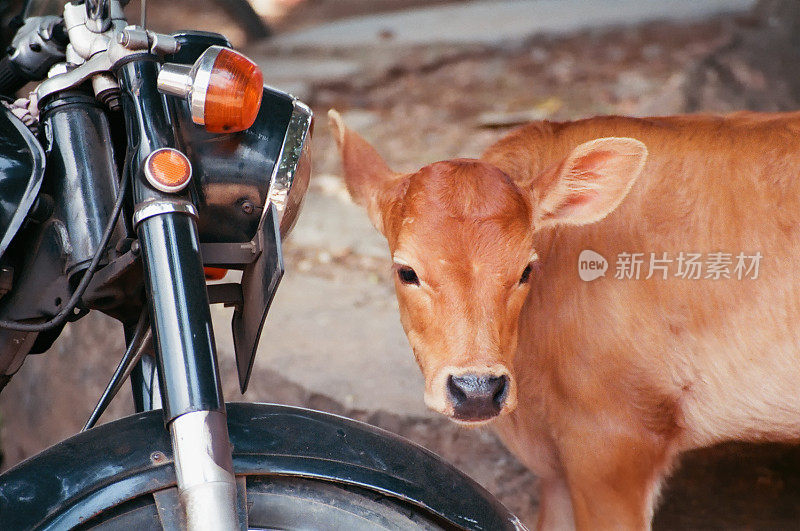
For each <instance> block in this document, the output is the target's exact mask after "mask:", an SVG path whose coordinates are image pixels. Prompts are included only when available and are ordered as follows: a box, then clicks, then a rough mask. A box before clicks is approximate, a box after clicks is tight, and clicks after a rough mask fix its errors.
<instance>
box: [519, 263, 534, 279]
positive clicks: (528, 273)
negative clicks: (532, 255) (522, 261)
mask: <svg viewBox="0 0 800 531" xmlns="http://www.w3.org/2000/svg"><path fill="white" fill-rule="evenodd" d="M532 269H533V268H532V267H531V265H530V264H528V265H527V266H525V269H523V270H522V276H520V277H519V283H520V284H526V283H527V282H528V281H529V280H530V279H531V270H532Z"/></svg>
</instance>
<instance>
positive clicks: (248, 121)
mask: <svg viewBox="0 0 800 531" xmlns="http://www.w3.org/2000/svg"><path fill="white" fill-rule="evenodd" d="M158 89H159V90H160V91H161V92H163V93H165V94H171V95H173V96H179V97H184V98H186V99H187V101H188V103H189V107H190V108H191V111H192V120H193V121H194V123H196V124H201V125H205V128H206V130H208V131H209V132H211V133H235V132H237V131H244V130H245V129H248V128H249V127H250V126H251V125H253V123H254V122H255V120H256V116H257V115H258V111H259V109H260V108H261V96H262V94H263V90H264V76H263V75H262V74H261V69H260V68H259V67H258V65H256V64H255V63H254V62H253V61H251V60H250V59H248V58H247V57H245V56H244V55H242V54H240V53H239V52H236V51H234V50H231V49H230V48H225V47H223V46H210V47H209V48H208V49H207V50H206V51H205V52H203V54H202V55H201V56H200V57H199V58H198V59H197V61H195V63H194V65H192V66H188V65H181V64H176V63H166V64H164V65H163V66H162V67H161V71H160V72H159V74H158Z"/></svg>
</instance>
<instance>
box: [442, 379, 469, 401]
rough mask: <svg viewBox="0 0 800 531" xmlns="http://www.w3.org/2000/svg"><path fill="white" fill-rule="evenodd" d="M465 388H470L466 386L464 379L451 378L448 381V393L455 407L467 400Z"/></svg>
mask: <svg viewBox="0 0 800 531" xmlns="http://www.w3.org/2000/svg"><path fill="white" fill-rule="evenodd" d="M462 386H463V387H462ZM464 387H468V386H466V385H465V382H464V378H463V377H456V376H450V377H449V378H448V379H447V392H448V394H449V395H450V399H451V400H452V401H453V404H454V405H458V404H461V403H462V402H464V401H465V400H466V399H467V393H466V392H465V390H464Z"/></svg>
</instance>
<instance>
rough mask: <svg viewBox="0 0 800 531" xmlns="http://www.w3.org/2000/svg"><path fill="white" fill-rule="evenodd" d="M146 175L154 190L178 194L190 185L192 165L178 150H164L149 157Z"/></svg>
mask: <svg viewBox="0 0 800 531" xmlns="http://www.w3.org/2000/svg"><path fill="white" fill-rule="evenodd" d="M144 174H145V176H146V177H147V180H148V181H149V182H150V184H152V185H153V187H154V188H156V189H158V190H161V191H162V192H177V191H179V190H182V189H183V188H184V187H185V186H186V185H187V184H189V179H191V177H192V165H191V164H190V163H189V159H188V158H186V155H184V154H183V153H181V152H180V151H178V150H177V149H172V148H162V149H157V150H156V151H154V152H152V153H151V154H150V156H149V157H147V162H146V163H145V172H144Z"/></svg>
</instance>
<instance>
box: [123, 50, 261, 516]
mask: <svg viewBox="0 0 800 531" xmlns="http://www.w3.org/2000/svg"><path fill="white" fill-rule="evenodd" d="M157 75H158V63H157V62H156V59H155V57H153V56H151V55H149V54H141V55H137V56H134V57H132V58H131V59H130V60H127V61H126V62H125V63H124V64H122V65H121V66H118V67H117V78H118V79H119V83H120V89H121V92H122V101H123V110H124V112H125V116H126V124H127V132H128V140H129V146H130V147H129V150H132V153H129V156H131V159H130V170H131V172H130V176H131V178H132V179H133V182H132V184H133V199H134V205H135V206H134V215H133V221H134V226H135V228H136V233H137V236H138V238H139V244H140V247H141V250H142V261H143V263H144V272H145V286H146V289H147V293H148V299H149V301H150V315H151V322H152V327H153V337H154V347H155V357H156V362H157V366H158V370H159V375H160V384H161V385H160V387H161V399H162V404H163V407H164V416H165V422H166V423H167V426H168V428H169V431H170V435H171V438H172V446H173V455H174V459H175V473H176V477H177V481H178V491H179V494H180V501H181V505H182V506H183V509H184V513H185V516H186V524H187V529H189V530H192V531H194V530H205V529H209V530H233V529H241V528H246V525H247V524H246V521H240V518H239V515H240V514H246V513H245V512H244V511H237V496H236V479H235V476H234V474H233V465H232V461H231V445H230V441H229V438H228V427H227V419H226V416H225V403H224V401H223V397H222V389H221V385H220V378H219V369H218V366H217V357H216V348H215V344H214V334H213V330H212V328H211V312H210V309H209V302H208V294H207V291H206V284H205V275H204V273H203V263H202V260H201V257H200V241H199V236H198V232H197V224H196V220H195V218H196V216H197V211H196V210H195V207H194V205H193V204H192V202H191V201H190V198H189V196H188V195H179V194H166V193H162V192H160V191H157V190H155V189H154V188H152V187H150V186H149V185H148V184H147V181H146V178H145V177H144V172H143V164H144V161H145V159H146V158H147V156H148V155H150V153H152V152H153V151H155V150H156V149H160V148H164V147H175V137H174V131H173V128H172V123H171V120H170V115H169V111H168V108H167V105H166V103H165V100H164V98H165V97H164V96H162V95H161V94H160V93H159V92H158V91H157V89H156V77H157ZM243 519H244V520H246V517H244V518H243Z"/></svg>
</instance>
